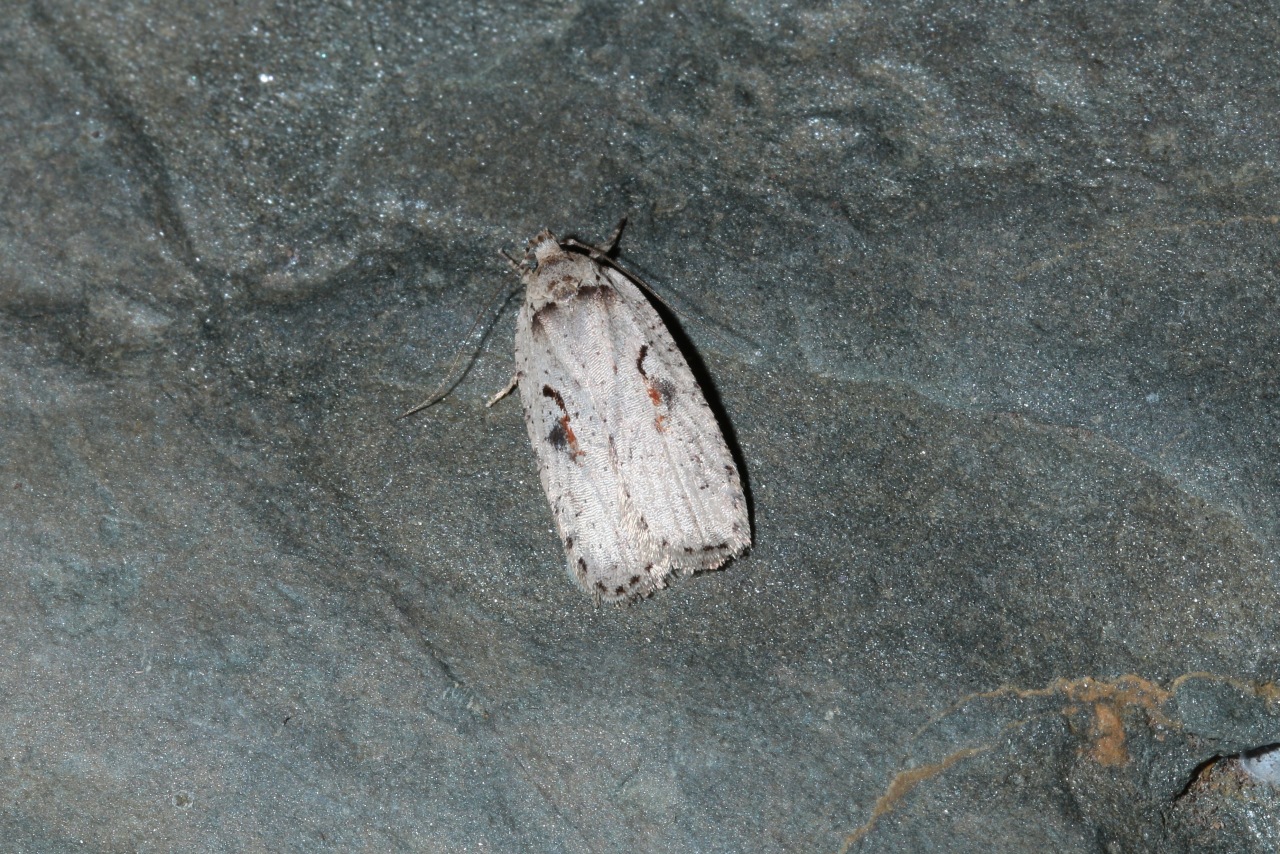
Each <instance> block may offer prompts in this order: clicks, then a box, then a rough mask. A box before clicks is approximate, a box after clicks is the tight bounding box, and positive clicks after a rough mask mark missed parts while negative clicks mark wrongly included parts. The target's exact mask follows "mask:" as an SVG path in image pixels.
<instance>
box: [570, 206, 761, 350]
mask: <svg viewBox="0 0 1280 854" xmlns="http://www.w3.org/2000/svg"><path fill="white" fill-rule="evenodd" d="M626 224H627V218H626V216H623V218H622V220H621V222H620V223H618V227H617V228H614V229H613V234H611V236H609V239H608V242H607V243H605V245H604V246H603V247H600V246H590V245H589V243H582V242H581V241H576V239H573V238H572V237H567V238H564V241H563V245H564V246H571V247H573V248H576V250H582V251H584V252H586V254H588V255H589V256H590V257H591V259H593V260H595V261H598V262H599V264H604V265H605V266H612V268H613V269H614V270H617V271H618V273H621V274H622V275H625V277H627V278H628V279H631V280H632V282H634V283H635V284H636V287H639V288H640V289H641V291H644V292H645V293H646V294H649V297H652V298H653V300H657V301H658V302H659V303H660V305H662V307H663V309H666V310H667V311H669V312H671V314H672V316H675V318H684V316H685V314H684V312H682V311H678V310H677V309H676V306H673V305H671V303H669V302H668V301H667V300H664V298H663V296H662V294H660V293H658V292H657V291H654V289H653V286H652V284H649V283H648V282H645V280H644V279H641V278H640V277H639V275H636V274H635V273H632V271H631V270H628V269H627V268H625V266H623V265H622V264H621V262H620V261H618V260H617V259H614V257H613V250H614V248H617V245H618V238H620V237H621V236H622V229H623V228H626ZM699 324H700V325H701V326H703V328H704V329H708V330H709V332H710V333H712V334H713V335H716V337H717V338H719V339H721V343H724V344H726V346H728V347H730V348H732V343H730V341H728V337H727V335H728V333H727V332H724V330H721V329H718V328H717V326H716V325H714V324H712V323H710V321H708V320H699ZM730 332H732V334H733V335H737V337H739V338H741V339H742V341H746V342H748V343H749V344H750V346H751V347H753V348H755V350H759V348H760V343H759V342H756V341H755V339H753V338H751V337H749V335H744V334H742V333H740V332H737V330H730Z"/></svg>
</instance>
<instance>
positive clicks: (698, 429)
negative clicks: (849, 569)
mask: <svg viewBox="0 0 1280 854" xmlns="http://www.w3.org/2000/svg"><path fill="white" fill-rule="evenodd" d="M580 248H582V247H581V244H576V243H561V242H560V241H558V240H557V239H556V238H555V237H554V236H553V235H552V234H551V233H550V232H548V231H543V232H541V233H539V234H538V235H537V236H536V237H534V238H533V239H532V240H531V241H530V242H529V247H528V249H527V251H526V254H525V261H526V264H527V265H528V266H527V267H526V268H525V271H524V272H523V274H522V280H523V282H524V284H525V300H524V304H523V306H522V307H521V310H520V316H519V319H518V321H517V325H516V342H515V343H516V347H515V349H516V367H517V374H516V378H517V384H518V386H519V389H520V398H521V401H522V402H523V404H524V412H525V423H526V425H527V427H528V430H529V440H530V442H531V443H532V444H533V448H534V451H535V453H536V455H537V458H538V471H539V477H540V479H541V481H542V486H543V489H544V490H545V491H546V494H547V499H548V501H549V502H550V504H551V509H552V513H553V514H554V516H555V520H556V526H557V528H558V529H559V532H560V536H561V539H562V540H563V541H564V547H565V554H566V555H567V557H568V562H569V572H570V574H571V575H572V576H573V578H574V579H575V580H576V581H577V582H578V583H579V584H580V585H581V586H582V587H583V589H584V590H586V591H587V592H589V593H591V594H592V595H594V596H595V597H596V598H597V599H598V600H601V601H607V602H618V601H627V600H632V599H636V598H639V597H642V596H646V595H648V594H650V593H652V592H653V591H654V590H658V589H660V588H662V587H665V586H666V584H667V581H668V579H669V578H670V576H671V575H672V574H673V573H679V574H683V573H689V572H693V571H696V570H702V569H715V568H717V567H719V566H721V565H723V564H724V563H725V562H726V561H727V560H729V559H730V558H732V557H734V556H736V555H739V554H741V553H742V552H744V551H745V550H746V549H747V548H748V547H749V546H750V544H751V531H750V523H749V521H748V519H747V505H746V500H745V498H744V496H743V492H742V484H741V481H740V479H739V477H738V469H737V466H736V465H735V464H734V461H733V457H732V455H731V454H730V453H729V449H728V447H727V445H726V444H725V441H724V437H723V435H722V433H721V432H720V427H719V425H718V424H717V423H716V420H715V416H714V415H713V414H712V412H711V408H710V407H709V406H708V405H707V402H706V400H705V398H704V397H703V394H702V390H701V389H700V388H699V386H698V383H697V380H696V379H695V378H694V376H693V373H692V372H691V371H690V370H689V365H688V363H687V362H686V361H685V359H684V356H683V355H682V354H681V353H680V350H679V348H677V346H676V344H675V342H674V340H672V337H671V333H670V332H669V331H668V330H667V328H666V326H665V325H664V324H663V322H662V320H661V318H660V317H659V316H658V313H657V312H656V311H655V310H654V308H653V306H652V305H651V304H650V303H649V301H648V300H647V299H646V298H645V296H644V294H642V293H641V292H640V290H639V288H638V287H636V284H635V283H634V282H633V281H632V280H631V279H630V278H629V277H628V276H627V275H626V274H624V273H623V272H622V271H621V270H619V269H618V268H616V267H614V266H611V265H610V263H609V261H608V259H607V258H606V257H605V256H604V253H603V252H601V251H600V250H594V249H591V248H589V247H586V251H585V252H584V251H579V249H580Z"/></svg>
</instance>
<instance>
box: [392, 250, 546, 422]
mask: <svg viewBox="0 0 1280 854" xmlns="http://www.w3.org/2000/svg"><path fill="white" fill-rule="evenodd" d="M498 254H499V255H501V256H502V257H503V258H504V259H506V261H507V263H508V264H510V265H511V267H512V268H513V269H514V270H515V271H516V273H517V274H520V273H521V272H522V268H521V266H520V262H519V261H517V260H516V259H514V258H512V257H511V256H510V255H508V254H507V253H506V252H503V251H502V250H501V249H499V250H498ZM501 289H502V285H501V284H499V285H498V287H497V288H495V289H494V291H493V293H492V294H491V295H490V296H489V298H488V299H487V300H485V303H484V304H485V306H489V305H491V304H492V303H493V301H494V299H495V298H496V295H497V294H498V292H499V291H500V290H501ZM484 315H485V311H483V310H482V311H481V312H479V313H478V314H476V318H475V320H473V321H471V328H470V329H468V330H467V334H466V335H464V336H462V340H463V341H464V342H465V341H467V340H468V339H469V338H471V333H473V332H475V331H476V327H477V326H479V325H480V318H482V317H484ZM461 359H462V345H461V344H459V345H458V347H457V349H456V351H455V354H454V357H453V361H452V362H450V363H449V370H448V371H447V372H446V373H445V376H444V380H443V381H441V383H440V385H438V386H436V390H435V391H433V392H431V396H430V397H428V398H427V399H426V400H424V401H422V402H421V403H418V404H415V405H414V406H412V407H410V408H409V409H406V410H405V411H404V412H402V413H400V415H398V416H397V418H408V417H409V416H410V415H412V414H413V413H415V412H420V411H422V410H423V409H426V408H427V407H428V406H431V405H433V404H436V403H439V402H440V401H442V400H444V399H445V398H446V397H448V395H449V392H451V391H453V390H454V389H455V388H457V386H458V383H460V382H462V380H463V378H464V377H466V375H467V372H466V371H465V370H464V371H462V373H460V374H458V376H457V377H454V376H453V372H454V371H455V370H457V368H458V362H459V361H460V360H461ZM469 367H470V366H468V368H469Z"/></svg>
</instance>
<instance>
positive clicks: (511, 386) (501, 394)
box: [485, 373, 520, 406]
mask: <svg viewBox="0 0 1280 854" xmlns="http://www.w3.org/2000/svg"><path fill="white" fill-rule="evenodd" d="M519 382H520V374H518V373H517V374H516V375H515V376H513V377H512V378H511V382H509V383H507V387H506V388H504V389H503V390H502V391H500V392H498V393H497V394H495V395H494V396H493V397H491V398H489V402H488V403H486V404H485V406H493V405H494V404H495V403H497V402H498V401H500V400H502V399H503V398H504V397H506V396H507V395H509V394H511V392H513V391H515V388H516V385H517V384H518V383H519Z"/></svg>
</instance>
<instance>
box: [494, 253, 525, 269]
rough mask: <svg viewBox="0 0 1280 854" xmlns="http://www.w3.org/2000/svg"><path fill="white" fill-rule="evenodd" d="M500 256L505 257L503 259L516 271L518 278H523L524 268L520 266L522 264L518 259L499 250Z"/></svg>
mask: <svg viewBox="0 0 1280 854" xmlns="http://www.w3.org/2000/svg"><path fill="white" fill-rule="evenodd" d="M498 254H499V255H501V256H502V257H503V259H504V260H505V261H506V262H507V263H508V264H510V265H511V269H513V270H515V271H516V275H517V276H523V275H524V267H522V266H520V262H519V261H517V260H516V259H514V258H512V257H511V256H510V255H508V254H507V253H505V252H503V251H502V250H501V249H499V250H498Z"/></svg>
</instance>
